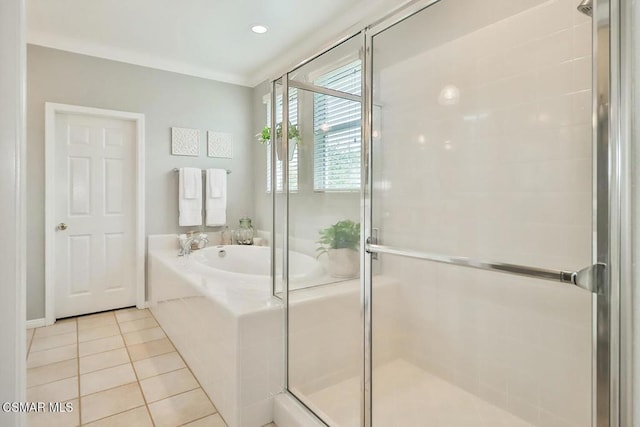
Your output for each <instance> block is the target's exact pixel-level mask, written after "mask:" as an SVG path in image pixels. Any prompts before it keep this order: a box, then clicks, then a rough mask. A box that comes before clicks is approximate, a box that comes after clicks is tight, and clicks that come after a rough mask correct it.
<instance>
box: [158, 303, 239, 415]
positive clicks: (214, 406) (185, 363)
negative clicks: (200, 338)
mask: <svg viewBox="0 0 640 427" xmlns="http://www.w3.org/2000/svg"><path fill="white" fill-rule="evenodd" d="M147 310H149V309H147ZM149 314H151V317H152V318H153V320H155V321H156V323H157V324H158V327H159V328H160V329H161V330H162V333H163V334H164V335H165V336H166V337H167V339H168V340H169V342H170V343H171V346H172V347H173V348H174V349H175V350H176V353H178V356H180V359H182V363H184V366H186V367H187V369H188V370H189V373H190V374H191V376H193V378H195V380H196V383H197V384H198V387H199V388H200V390H202V391H203V393H204V395H205V396H207V399H208V400H209V402H210V403H211V406H213V409H215V412H213V414H209V415H215V414H218V415H220V418H222V421H224V425H225V426H228V425H229V424H228V423H227V421H226V420H225V419H224V417H223V416H222V414H221V413H220V412H219V411H218V407H217V406H216V405H215V403H213V401H212V400H211V397H209V394H208V393H207V392H206V391H205V390H204V387H202V384H200V380H198V377H196V376H195V375H194V373H193V371H192V370H191V367H190V366H189V364H188V363H187V361H186V360H184V357H182V355H181V354H180V352H179V351H178V347H176V346H175V345H174V344H173V341H171V338H169V335H167V333H166V331H165V330H164V328H163V327H162V325H160V322H158V319H156V316H154V315H153V313H152V312H151V310H149ZM193 390H195V389H193ZM193 390H189V391H193ZM184 393H186V392H184ZM178 394H182V393H178ZM176 396H177V395H176ZM209 415H207V416H209ZM193 421H195V420H192V421H189V422H187V423H185V424H188V423H190V422H193Z"/></svg>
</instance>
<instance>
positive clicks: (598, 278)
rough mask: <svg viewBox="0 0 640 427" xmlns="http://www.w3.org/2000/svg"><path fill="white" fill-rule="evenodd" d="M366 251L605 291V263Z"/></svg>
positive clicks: (384, 249)
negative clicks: (578, 266)
mask: <svg viewBox="0 0 640 427" xmlns="http://www.w3.org/2000/svg"><path fill="white" fill-rule="evenodd" d="M366 251H367V252H368V253H370V254H372V256H373V255H374V254H389V255H398V256H404V257H408V258H414V259H421V260H425V261H432V262H437V263H440V264H450V265H457V266H460V267H468V268H474V269H477V270H485V271H495V272H498V273H507V274H514V275H517V276H525V277H531V278H534V279H544V280H552V281H554V282H561V283H570V284H573V285H575V286H578V287H579V288H582V289H585V290H587V291H589V292H593V293H596V294H601V293H603V292H604V284H605V280H606V274H605V273H606V265H605V264H594V265H590V266H589V267H586V268H583V269H582V270H579V271H564V270H553V269H547V268H538V267H529V266H524V265H518V264H508V263H502V262H494V261H482V260H474V259H471V258H465V257H458V256H448V255H439V254H432V253H427V252H420V251H414V250H407V249H399V248H394V247H391V246H383V245H378V244H375V243H372V242H371V241H370V239H368V241H367V245H366Z"/></svg>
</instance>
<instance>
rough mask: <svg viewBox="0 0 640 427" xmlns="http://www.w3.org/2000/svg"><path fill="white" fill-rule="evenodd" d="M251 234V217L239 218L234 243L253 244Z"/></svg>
mask: <svg viewBox="0 0 640 427" xmlns="http://www.w3.org/2000/svg"><path fill="white" fill-rule="evenodd" d="M253 234H254V233H253V226H252V225H251V218H249V217H243V218H240V228H238V229H237V230H236V243H237V244H239V245H253Z"/></svg>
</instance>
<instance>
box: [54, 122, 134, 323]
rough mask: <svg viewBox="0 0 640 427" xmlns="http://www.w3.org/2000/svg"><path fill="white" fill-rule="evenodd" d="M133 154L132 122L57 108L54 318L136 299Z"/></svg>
mask: <svg viewBox="0 0 640 427" xmlns="http://www.w3.org/2000/svg"><path fill="white" fill-rule="evenodd" d="M135 156H136V123H135V121H133V120H127V119H114V118H105V117H100V116H92V115H85V114H81V115H79V114H68V113H56V116H55V155H54V162H55V164H54V165H53V170H54V176H53V179H54V182H53V183H49V184H48V185H49V186H51V187H49V188H53V195H54V198H55V201H54V205H55V212H54V218H55V238H54V241H55V243H54V245H55V263H54V269H55V272H54V274H53V277H54V280H55V291H54V292H55V295H54V301H55V317H56V318H57V319H59V318H62V317H67V316H73V315H79V314H86V313H92V312H97V311H101V310H107V309H113V308H119V307H126V306H131V305H134V304H135V303H136V276H135V275H136V268H135V257H136V238H135V227H136V200H135V195H136V169H135V168H136V157H135ZM51 184H53V185H51Z"/></svg>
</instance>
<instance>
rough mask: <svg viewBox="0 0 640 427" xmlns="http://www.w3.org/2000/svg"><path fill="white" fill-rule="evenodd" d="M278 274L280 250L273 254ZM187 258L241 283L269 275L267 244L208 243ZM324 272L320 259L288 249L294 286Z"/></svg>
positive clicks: (311, 279)
mask: <svg viewBox="0 0 640 427" xmlns="http://www.w3.org/2000/svg"><path fill="white" fill-rule="evenodd" d="M277 255H278V258H277V259H276V268H277V271H278V274H279V272H280V269H281V267H282V261H281V259H280V255H281V254H280V253H278V254H277ZM189 258H190V260H192V261H195V262H196V263H198V264H200V265H203V266H205V267H208V268H211V269H213V270H215V273H216V274H218V275H220V276H224V277H226V278H229V279H231V280H237V281H240V282H243V283H249V282H253V283H256V282H261V283H264V280H265V279H270V275H271V248H269V247H266V246H239V245H231V246H212V247H208V248H205V249H202V250H199V251H195V252H193V253H192V254H191V255H190V256H189ZM324 275H325V273H324V270H323V268H322V266H321V265H320V263H319V262H318V261H317V260H316V259H315V258H313V257H310V256H309V255H305V254H302V253H300V252H290V253H289V280H290V283H295V284H296V285H297V286H295V287H304V286H302V285H303V284H310V283H313V282H314V281H317V280H318V279H320V278H322V277H323V276H324Z"/></svg>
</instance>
